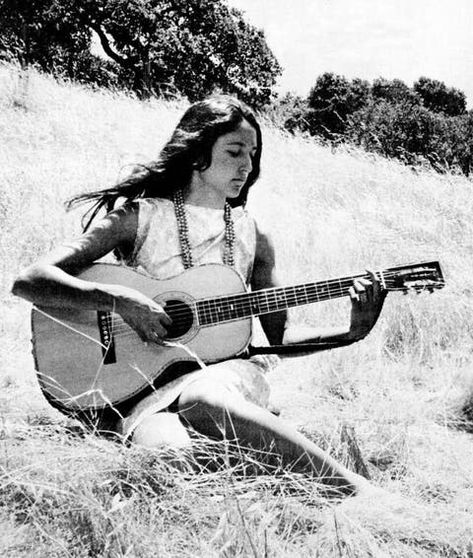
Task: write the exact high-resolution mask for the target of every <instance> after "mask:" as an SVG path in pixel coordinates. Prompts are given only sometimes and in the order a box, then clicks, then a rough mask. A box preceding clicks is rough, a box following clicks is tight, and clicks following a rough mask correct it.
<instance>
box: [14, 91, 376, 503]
mask: <svg viewBox="0 0 473 558" xmlns="http://www.w3.org/2000/svg"><path fill="white" fill-rule="evenodd" d="M261 151H262V139H261V130H260V127H259V125H258V123H257V121H256V119H255V116H254V115H253V113H252V112H251V111H250V110H249V109H248V108H247V107H246V106H245V105H243V104H242V103H240V102H239V101H237V100H235V99H233V98H229V97H224V96H221V97H214V98H211V99H208V100H206V101H203V102H199V103H195V104H194V105H192V106H191V107H189V109H188V110H187V111H186V112H185V114H184V116H183V117H182V119H181V121H180V122H179V124H178V125H177V127H176V129H175V131H174V133H173V135H172V137H171V139H170V140H169V141H168V142H167V144H166V145H165V146H164V148H163V149H162V151H161V153H160V155H159V158H158V160H157V161H156V162H153V163H152V164H150V165H148V166H147V167H145V168H144V169H143V170H142V171H140V172H138V173H135V174H133V175H132V176H130V177H129V178H128V179H126V180H125V181H123V182H122V183H120V184H118V185H117V186H116V187H113V188H110V189H106V190H102V191H99V192H94V193H89V194H84V195H81V196H78V197H76V198H75V199H73V200H72V203H77V202H82V201H94V202H95V205H94V207H93V209H94V211H93V213H92V217H91V218H90V220H89V222H88V223H87V226H86V227H85V232H84V234H83V235H82V236H81V237H80V238H78V239H77V240H75V241H73V242H70V243H68V244H66V245H64V246H62V247H60V248H58V249H56V250H55V251H53V252H52V253H51V254H49V255H48V256H46V257H45V258H44V259H42V260H41V261H40V262H39V263H37V264H35V265H33V266H31V267H29V268H28V269H26V270H25V271H24V272H23V273H22V274H21V275H20V276H19V277H18V279H17V280H16V282H15V284H14V288H13V291H14V293H15V294H17V295H19V296H22V297H24V298H26V299H27V300H29V301H31V302H33V303H35V304H37V305H39V306H41V307H53V308H70V309H92V310H97V311H99V310H100V311H105V312H111V311H113V312H116V313H118V314H119V315H120V316H121V317H122V318H123V320H124V321H125V322H126V323H127V324H128V325H129V326H131V327H132V328H133V329H134V330H135V331H136V332H137V333H138V335H139V336H140V337H141V339H142V340H143V342H145V343H148V344H149V343H156V344H158V345H162V344H166V336H167V331H168V328H170V327H171V324H172V320H171V318H170V317H169V315H168V314H167V313H166V311H165V309H164V308H163V307H162V306H160V305H159V304H157V303H156V302H155V301H154V300H151V299H150V298H148V297H146V296H145V295H143V294H141V293H140V292H138V291H137V290H134V289H130V288H126V287H123V286H120V285H116V284H102V283H95V282H89V281H84V280H82V279H80V278H78V277H77V275H78V274H79V273H80V271H81V270H82V269H84V268H85V267H87V266H90V265H91V264H92V263H93V262H95V261H97V260H98V259H99V258H101V257H102V256H105V255H106V254H108V253H110V252H112V251H113V252H115V254H117V255H118V256H119V258H120V260H121V261H122V262H124V263H126V264H127V265H129V266H131V267H133V268H135V269H137V270H140V271H142V272H144V273H146V274H148V275H151V276H153V277H155V278H157V279H168V278H170V277H174V276H176V275H178V274H180V273H182V272H183V271H184V270H185V269H188V268H191V267H193V266H199V265H202V264H207V263H224V264H225V265H227V266H231V267H233V268H234V269H235V270H237V271H238V272H239V273H240V274H241V276H242V277H243V278H244V280H245V282H246V283H247V285H249V286H250V287H251V288H252V289H253V290H257V289H263V288H269V287H274V286H276V285H277V284H278V283H277V279H276V270H275V259H274V248H273V245H272V243H271V240H270V238H269V237H268V236H267V235H266V234H263V233H262V232H261V230H260V229H259V228H258V227H257V225H256V224H255V222H254V220H253V218H252V217H251V216H250V215H249V214H248V213H247V212H246V211H245V209H244V207H245V203H246V200H247V195H248V191H249V189H250V187H252V186H253V184H254V183H255V182H256V180H257V179H258V176H259V173H260V159H261ZM119 199H124V200H125V203H124V204H122V205H120V206H119V207H118V208H115V205H116V203H117V202H118V200H119ZM101 208H106V209H107V214H106V216H105V217H104V218H103V219H101V220H99V221H97V222H94V224H93V226H89V225H90V224H91V221H92V220H93V219H94V218H95V216H96V215H97V212H98V211H99V210H100V209H101ZM212 280H213V278H212V277H209V281H212ZM350 296H351V302H352V305H351V325H350V327H349V329H344V328H336V329H334V328H331V329H326V328H325V329H324V328H304V329H303V330H302V329H299V330H298V329H297V328H296V327H294V326H289V325H288V324H287V315H286V312H285V311H278V312H275V313H271V314H265V315H262V316H261V317H260V320H261V324H262V327H263V330H264V332H265V334H266V336H267V338H268V340H269V343H270V344H272V345H280V344H284V345H290V344H301V343H303V344H306V343H312V344H313V345H312V348H311V349H312V350H314V351H315V350H322V349H324V348H328V347H336V346H342V345H346V344H348V343H351V342H354V341H358V340H360V339H362V338H363V337H365V336H366V335H367V333H368V332H369V331H370V330H371V328H372V327H373V325H374V324H375V322H376V320H377V317H378V315H379V313H380V311H381V307H382V304H383V300H384V292H382V291H381V289H380V286H379V283H378V281H377V279H376V277H375V276H374V275H373V274H371V281H367V280H364V279H360V280H359V281H356V282H355V283H354V284H353V286H352V287H351V289H350ZM295 350H296V351H297V347H296V349H295ZM303 350H304V352H306V351H307V346H306V347H304V348H303ZM301 352H302V350H301ZM274 361H275V358H274V357H273V358H268V357H263V356H261V355H259V356H256V357H249V356H246V358H245V357H242V356H241V355H240V356H239V357H238V358H234V359H232V360H226V361H224V362H220V363H218V364H212V365H208V366H206V367H205V368H204V369H201V368H199V369H197V370H194V371H191V372H189V369H188V368H186V367H182V370H181V371H177V372H176V371H174V372H175V373H174V376H173V377H172V378H169V374H168V375H166V374H164V375H162V376H160V377H158V379H157V381H156V383H155V386H154V387H155V389H154V391H153V392H152V393H151V394H150V395H144V396H142V397H141V398H139V400H138V401H137V400H136V398H135V399H134V400H133V401H131V402H129V403H128V404H127V405H122V406H121V408H120V416H118V415H115V414H114V410H113V409H109V410H108V412H107V414H108V418H110V416H113V419H114V420H113V425H112V426H111V427H110V426H109V427H110V428H112V430H114V431H115V432H118V433H119V434H121V435H122V436H123V437H124V438H125V439H131V440H133V441H134V442H135V443H137V444H141V445H143V446H146V447H149V448H157V447H160V446H162V445H173V446H175V447H176V446H177V447H186V446H189V445H190V442H191V436H192V435H194V434H195V433H199V434H200V435H203V436H206V437H208V438H210V439H213V440H219V439H222V438H225V439H227V440H229V441H235V442H237V443H238V444H239V445H240V446H241V447H246V448H251V449H253V450H256V451H258V452H261V455H265V458H264V462H265V467H267V468H271V467H275V466H283V467H288V468H291V469H292V470H293V471H299V472H305V473H307V474H309V475H312V476H313V477H314V478H317V479H320V480H322V481H324V482H326V483H327V484H330V485H331V486H333V487H335V488H336V489H337V490H340V491H343V492H345V493H350V494H352V493H359V492H363V491H366V490H367V489H368V488H369V486H370V485H369V483H368V482H367V481H366V480H365V479H364V478H362V477H361V476H359V475H357V474H355V473H353V472H351V471H349V470H348V469H346V468H345V467H343V466H342V465H340V464H339V463H337V462H336V461H334V460H333V459H332V458H331V457H330V456H329V455H327V454H326V453H325V452H323V451H322V450H321V449H320V448H319V447H317V446H316V445H315V444H314V443H312V442H311V441H310V440H308V439H307V438H305V437H304V436H302V435H301V434H299V433H298V432H297V431H296V430H295V429H293V428H292V427H290V426H288V425H286V424H285V423H284V421H283V420H281V419H280V418H279V417H278V416H276V415H275V414H273V413H271V412H270V411H269V410H268V409H267V403H268V392H269V390H268V385H267V382H266V380H265V377H264V373H265V372H267V370H268V369H269V368H270V367H271V366H272V365H274ZM84 416H85V415H84ZM103 418H104V417H102V419H103ZM89 419H90V416H89Z"/></svg>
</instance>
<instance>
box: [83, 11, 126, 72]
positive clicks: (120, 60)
mask: <svg viewBox="0 0 473 558" xmlns="http://www.w3.org/2000/svg"><path fill="white" fill-rule="evenodd" d="M87 25H88V26H89V27H90V28H91V29H92V30H93V31H95V32H96V33H97V35H98V36H99V39H100V44H101V45H102V48H103V50H104V52H105V54H106V55H107V56H108V57H110V58H111V59H112V60H114V61H115V62H117V64H120V66H127V67H129V66H131V65H132V64H131V62H130V60H129V59H128V58H126V57H125V56H120V55H119V54H118V53H117V52H115V51H114V50H113V49H112V47H111V46H110V41H109V39H108V37H107V35H106V33H105V31H104V30H103V29H102V28H101V27H100V25H98V24H96V23H93V22H91V21H89V22H88V23H87Z"/></svg>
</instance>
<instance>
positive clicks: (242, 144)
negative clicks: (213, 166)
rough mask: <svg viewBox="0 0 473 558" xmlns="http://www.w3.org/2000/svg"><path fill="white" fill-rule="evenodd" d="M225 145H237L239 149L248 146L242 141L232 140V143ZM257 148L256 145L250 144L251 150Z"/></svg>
mask: <svg viewBox="0 0 473 558" xmlns="http://www.w3.org/2000/svg"><path fill="white" fill-rule="evenodd" d="M227 145H238V146H239V147H246V146H247V145H248V144H247V143H246V142H244V141H238V140H234V141H229V142H227ZM257 148H258V146H257V145H255V144H251V149H257Z"/></svg>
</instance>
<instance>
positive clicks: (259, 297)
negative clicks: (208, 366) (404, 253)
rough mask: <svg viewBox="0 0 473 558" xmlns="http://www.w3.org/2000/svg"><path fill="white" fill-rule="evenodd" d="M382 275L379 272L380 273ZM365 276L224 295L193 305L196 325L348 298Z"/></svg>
mask: <svg viewBox="0 0 473 558" xmlns="http://www.w3.org/2000/svg"><path fill="white" fill-rule="evenodd" d="M381 276H383V272H381ZM360 278H366V279H368V278H369V277H368V275H363V274H361V275H353V276H350V277H341V278H339V279H329V280H328V281H319V282H316V283H304V284H301V285H295V286H293V287H275V288H271V289H262V290H258V291H253V292H250V293H243V294H238V295H232V296H224V297H218V298H213V299H206V300H200V301H198V302H197V313H198V316H199V323H200V325H203V326H205V325H212V324H217V323H221V322H229V321H233V320H238V319H241V318H248V317H250V316H261V315H262V314H269V313H271V312H277V311H280V310H287V309H289V308H294V307H296V306H303V305H306V304H313V303H314V302H322V301H324V300H331V299H334V298H340V297H343V296H347V295H348V291H349V288H350V287H351V286H352V285H353V281H354V280H356V279H360Z"/></svg>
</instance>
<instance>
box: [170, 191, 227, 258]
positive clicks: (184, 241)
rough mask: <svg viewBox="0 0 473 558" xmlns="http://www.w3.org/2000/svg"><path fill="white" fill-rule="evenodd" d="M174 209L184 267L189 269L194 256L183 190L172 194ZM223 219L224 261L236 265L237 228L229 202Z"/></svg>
mask: <svg viewBox="0 0 473 558" xmlns="http://www.w3.org/2000/svg"><path fill="white" fill-rule="evenodd" d="M172 201H173V204H174V211H175V213H176V221H177V230H178V232H179V243H180V245H181V255H182V263H183V265H184V269H189V268H190V267H192V266H193V265H194V261H193V257H192V249H191V245H190V241H189V227H188V224H187V215H186V209H185V207H184V196H183V194H182V190H177V191H176V192H174V194H173V196H172ZM223 219H224V221H225V248H224V251H223V258H222V259H223V263H224V264H225V265H228V266H230V267H234V265H235V257H234V246H235V229H234V227H233V219H232V208H231V207H230V204H229V203H228V202H225V208H224V211H223Z"/></svg>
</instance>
